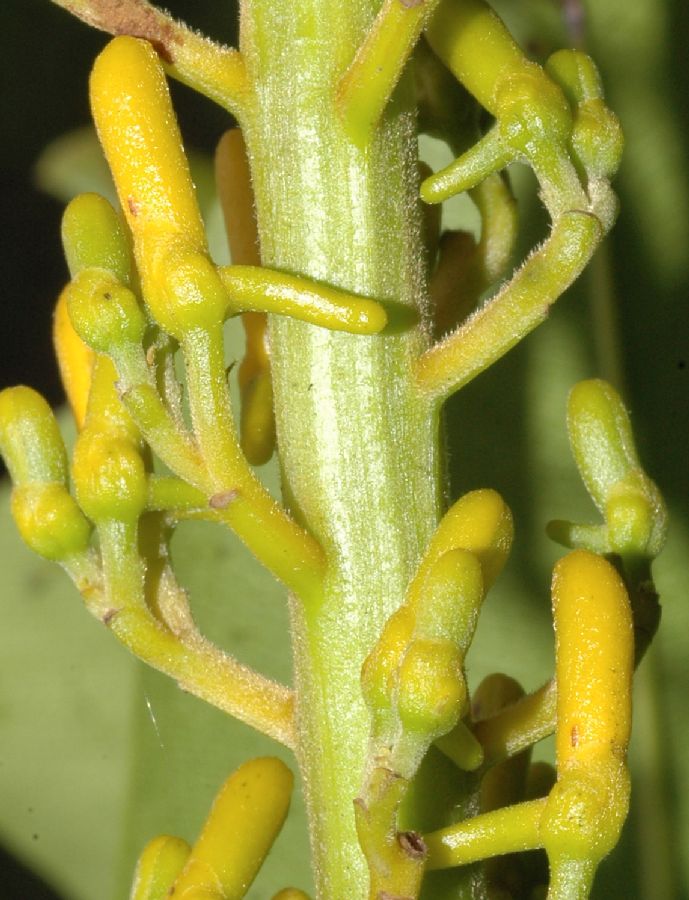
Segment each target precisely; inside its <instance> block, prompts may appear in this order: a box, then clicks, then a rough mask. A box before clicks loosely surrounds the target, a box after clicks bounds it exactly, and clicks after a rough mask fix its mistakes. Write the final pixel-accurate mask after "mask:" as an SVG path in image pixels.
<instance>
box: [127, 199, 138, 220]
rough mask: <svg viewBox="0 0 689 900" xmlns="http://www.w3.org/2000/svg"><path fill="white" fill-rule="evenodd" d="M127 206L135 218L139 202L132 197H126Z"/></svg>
mask: <svg viewBox="0 0 689 900" xmlns="http://www.w3.org/2000/svg"><path fill="white" fill-rule="evenodd" d="M127 206H128V207H129V212H130V213H131V214H132V215H133V216H134V218H136V217H137V216H138V215H139V204H138V203H137V202H136V200H135V199H134V198H133V197H127Z"/></svg>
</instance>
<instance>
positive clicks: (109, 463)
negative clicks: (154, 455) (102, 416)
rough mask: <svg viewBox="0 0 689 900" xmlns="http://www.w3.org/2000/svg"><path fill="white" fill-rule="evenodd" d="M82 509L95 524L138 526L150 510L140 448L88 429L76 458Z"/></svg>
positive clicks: (75, 477) (76, 481)
mask: <svg viewBox="0 0 689 900" xmlns="http://www.w3.org/2000/svg"><path fill="white" fill-rule="evenodd" d="M72 479H73V481H74V489H75V492H76V497H77V500H78V502H79V506H81V508H82V509H83V510H84V512H85V513H86V515H87V516H88V517H89V518H90V519H91V520H92V521H94V522H102V521H107V520H109V519H113V520H117V521H121V522H134V521H136V520H137V519H138V518H139V516H140V515H141V513H142V512H143V511H144V509H145V508H146V499H147V494H148V488H147V480H146V471H145V468H144V462H143V459H142V457H141V454H140V453H139V451H138V449H137V448H136V446H135V445H134V444H133V443H132V442H131V441H129V440H127V439H126V438H122V437H120V436H118V435H116V434H107V433H104V432H101V431H97V430H92V429H90V428H88V427H87V428H85V429H84V430H83V431H82V432H81V434H80V435H79V437H78V439H77V443H76V446H75V448H74V455H73V458H72Z"/></svg>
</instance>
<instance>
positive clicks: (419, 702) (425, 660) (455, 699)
mask: <svg viewBox="0 0 689 900" xmlns="http://www.w3.org/2000/svg"><path fill="white" fill-rule="evenodd" d="M462 662H463V655H462V654H461V653H460V651H459V650H458V649H457V647H456V646H455V645H454V644H453V643H451V642H450V641H436V640H425V639H417V640H415V641H414V642H413V643H412V644H411V646H410V647H409V650H408V651H407V653H406V654H405V657H404V659H403V661H402V664H401V666H400V668H399V676H398V677H399V684H398V693H397V707H398V711H399V717H400V719H401V721H402V724H403V725H404V727H405V728H406V729H408V730H409V731H412V732H417V733H421V734H424V735H435V736H439V735H441V734H446V733H447V732H448V731H450V729H451V728H454V726H455V725H456V724H457V722H458V721H459V719H460V717H461V716H462V713H463V712H464V709H465V706H466V700H467V691H466V684H465V681H464V673H463V671H462Z"/></svg>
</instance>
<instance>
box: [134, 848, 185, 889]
mask: <svg viewBox="0 0 689 900" xmlns="http://www.w3.org/2000/svg"><path fill="white" fill-rule="evenodd" d="M190 853H191V847H190V846H189V844H187V842H186V841H184V840H182V838H178V837H172V836H171V835H167V834H163V835H160V836H159V837H155V838H153V840H151V841H149V842H148V844H146V846H145V847H144V849H143V851H142V853H141V856H140V857H139V861H138V862H137V864H136V871H135V873H134V882H133V884H132V890H131V894H130V900H166V898H167V897H169V892H170V888H171V887H172V885H173V883H174V881H175V878H177V876H178V875H179V873H180V872H181V871H182V869H183V868H184V865H185V863H186V861H187V859H188V858H189V854H190Z"/></svg>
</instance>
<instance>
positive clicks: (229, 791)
mask: <svg viewBox="0 0 689 900" xmlns="http://www.w3.org/2000/svg"><path fill="white" fill-rule="evenodd" d="M292 781H293V778H292V773H291V772H290V770H289V769H288V768H287V766H285V764H284V763H282V762H281V761H280V760H279V759H275V758H274V757H266V758H261V759H253V760H251V761H250V762H247V763H244V765H242V766H240V767H239V769H237V771H236V772H233V774H232V775H230V777H229V778H228V779H227V781H226V782H225V784H223V786H222V787H221V788H220V791H219V792H218V794H217V796H216V798H215V801H214V802H213V806H212V808H211V811H210V813H209V815H208V818H207V819H206V822H205V824H204V826H203V829H202V830H201V834H200V835H199V837H198V838H197V840H196V843H195V844H194V845H193V847H190V846H189V844H188V843H187V842H186V841H184V840H182V839H181V838H177V837H172V836H170V835H161V836H160V837H156V838H153V840H152V841H150V842H149V843H148V844H147V845H146V847H145V848H144V850H143V852H142V854H141V856H140V857H139V862H138V864H137V867H136V872H135V874H134V882H133V885H132V891H131V895H130V897H131V900H165V898H166V897H172V896H174V897H175V898H179V900H241V898H242V897H245V896H246V893H247V891H248V890H249V887H250V886H251V883H252V882H253V880H254V878H255V877H256V874H257V872H258V870H259V869H260V867H261V865H262V863H263V860H264V859H265V858H266V856H267V854H268V851H269V850H270V848H271V846H272V844H273V842H274V840H275V838H276V837H277V835H278V834H279V832H280V829H281V828H282V825H283V822H284V821H285V817H286V816H287V811H288V809H289V801H290V795H291V793H292ZM273 900H308V897H307V895H306V894H305V893H304V892H303V891H301V890H299V889H298V888H284V889H283V890H281V891H279V892H278V893H277V894H275V896H274V897H273Z"/></svg>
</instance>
